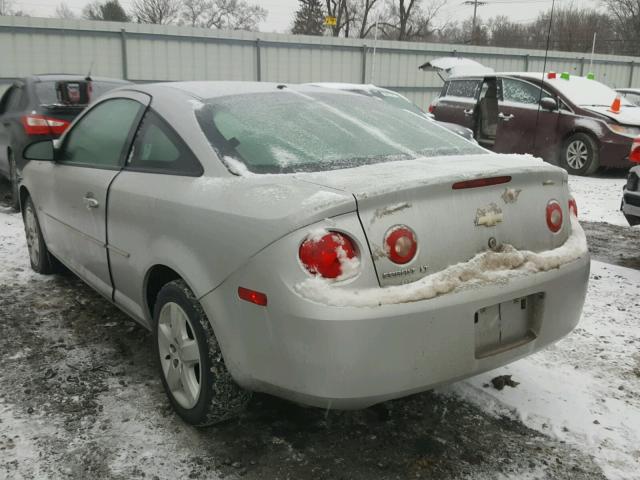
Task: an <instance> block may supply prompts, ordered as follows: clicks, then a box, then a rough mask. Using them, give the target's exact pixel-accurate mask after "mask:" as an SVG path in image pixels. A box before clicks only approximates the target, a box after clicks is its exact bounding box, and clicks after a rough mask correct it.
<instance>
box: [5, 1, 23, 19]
mask: <svg viewBox="0 0 640 480" xmlns="http://www.w3.org/2000/svg"><path fill="white" fill-rule="evenodd" d="M0 15H5V16H7V17H28V16H29V14H28V13H27V12H25V11H24V10H16V9H15V8H14V6H13V0H0Z"/></svg>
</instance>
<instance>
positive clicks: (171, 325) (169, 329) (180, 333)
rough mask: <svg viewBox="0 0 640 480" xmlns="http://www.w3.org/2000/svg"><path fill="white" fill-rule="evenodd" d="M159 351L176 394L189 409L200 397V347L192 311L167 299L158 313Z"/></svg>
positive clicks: (165, 375)
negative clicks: (190, 312) (189, 311)
mask: <svg viewBox="0 0 640 480" xmlns="http://www.w3.org/2000/svg"><path fill="white" fill-rule="evenodd" d="M157 341H158V352H159V354H160V364H161V365H162V373H163V375H164V378H165V380H166V382H167V386H168V387H169V390H170V391H171V394H172V395H173V398H174V399H175V400H176V402H178V404H180V406H181V407H183V408H185V409H191V408H193V407H194V406H195V405H196V404H197V403H198V399H199V398H200V392H201V381H202V374H201V370H200V366H201V365H202V362H201V358H200V348H199V347H198V341H197V340H196V338H195V336H194V333H193V326H192V325H191V321H190V320H189V317H188V315H187V314H186V312H185V311H184V310H183V309H182V307H181V306H180V305H178V304H177V303H174V302H167V303H166V304H165V305H164V306H163V307H162V310H160V315H159V317H158V338H157Z"/></svg>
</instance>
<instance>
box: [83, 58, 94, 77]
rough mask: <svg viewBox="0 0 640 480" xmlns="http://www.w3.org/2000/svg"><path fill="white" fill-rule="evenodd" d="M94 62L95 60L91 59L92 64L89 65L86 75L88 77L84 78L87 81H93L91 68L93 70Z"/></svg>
mask: <svg viewBox="0 0 640 480" xmlns="http://www.w3.org/2000/svg"><path fill="white" fill-rule="evenodd" d="M93 62H94V60H91V65H89V71H88V72H87V76H86V77H84V79H85V80H86V81H87V82H90V81H91V70H93Z"/></svg>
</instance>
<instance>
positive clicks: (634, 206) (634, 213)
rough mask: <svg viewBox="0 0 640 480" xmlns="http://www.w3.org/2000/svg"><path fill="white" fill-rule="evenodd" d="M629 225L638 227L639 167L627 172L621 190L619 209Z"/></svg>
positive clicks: (639, 148) (639, 202) (639, 215)
mask: <svg viewBox="0 0 640 480" xmlns="http://www.w3.org/2000/svg"><path fill="white" fill-rule="evenodd" d="M636 148H637V151H638V162H639V163H640V142H638V143H637V146H636ZM620 209H621V210H622V213H623V214H624V216H625V218H626V219H627V222H629V225H631V226H632V227H633V226H636V225H640V165H636V166H635V167H633V168H631V169H630V170H629V174H628V175H627V183H626V185H625V186H624V187H623V190H622V206H621V207H620Z"/></svg>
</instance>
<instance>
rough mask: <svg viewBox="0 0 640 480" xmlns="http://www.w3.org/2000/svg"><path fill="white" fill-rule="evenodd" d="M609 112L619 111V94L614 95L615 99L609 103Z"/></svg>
mask: <svg viewBox="0 0 640 480" xmlns="http://www.w3.org/2000/svg"><path fill="white" fill-rule="evenodd" d="M609 111H610V112H611V113H620V95H616V98H615V100H614V101H613V103H612V104H611V108H610V109H609Z"/></svg>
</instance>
